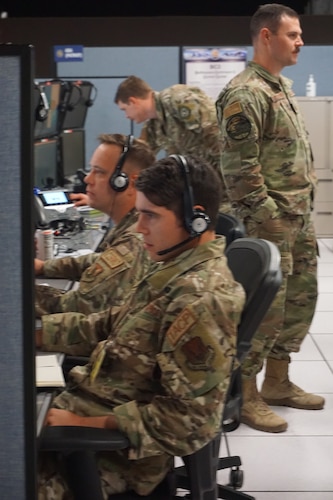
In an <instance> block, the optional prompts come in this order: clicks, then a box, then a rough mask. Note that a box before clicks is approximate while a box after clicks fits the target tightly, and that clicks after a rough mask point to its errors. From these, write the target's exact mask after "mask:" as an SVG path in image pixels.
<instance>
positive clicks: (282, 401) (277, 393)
mask: <svg viewBox="0 0 333 500" xmlns="http://www.w3.org/2000/svg"><path fill="white" fill-rule="evenodd" d="M288 365H289V361H288V360H285V359H274V358H268V359H267V363H266V375H265V380H264V383H263V385H262V389H261V395H262V397H263V399H264V401H266V403H267V404H269V405H275V406H290V407H291V408H299V409H301V410H321V409H322V408H323V406H324V404H325V399H324V398H322V397H321V396H317V395H316V394H311V393H309V392H305V391H303V389H301V388H300V387H298V386H297V385H295V384H293V383H292V382H290V380H289V378H288Z"/></svg>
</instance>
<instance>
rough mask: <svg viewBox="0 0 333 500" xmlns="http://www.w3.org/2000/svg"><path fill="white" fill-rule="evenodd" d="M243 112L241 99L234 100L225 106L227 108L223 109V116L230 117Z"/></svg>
mask: <svg viewBox="0 0 333 500" xmlns="http://www.w3.org/2000/svg"><path fill="white" fill-rule="evenodd" d="M241 112H242V105H241V103H240V102H239V101H237V102H233V103H232V104H230V105H229V106H227V107H226V108H225V110H224V111H223V117H224V118H229V116H232V115H237V114H238V113H241Z"/></svg>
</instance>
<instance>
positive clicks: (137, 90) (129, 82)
mask: <svg viewBox="0 0 333 500" xmlns="http://www.w3.org/2000/svg"><path fill="white" fill-rule="evenodd" d="M152 91H153V89H152V88H151V87H150V85H148V83H147V82H145V81H144V80H142V79H141V78H139V77H138V76H134V75H131V76H129V77H128V78H126V80H124V81H122V82H121V83H120V85H119V86H118V89H117V91H116V94H115V96H114V102H115V103H116V104H118V102H119V101H121V102H124V103H125V104H127V103H128V100H129V98H130V97H138V98H139V99H146V98H147V97H148V95H149V94H150V92H152Z"/></svg>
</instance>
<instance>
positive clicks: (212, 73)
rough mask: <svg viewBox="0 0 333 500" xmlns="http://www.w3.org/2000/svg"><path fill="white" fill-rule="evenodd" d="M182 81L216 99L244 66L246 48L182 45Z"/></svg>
mask: <svg viewBox="0 0 333 500" xmlns="http://www.w3.org/2000/svg"><path fill="white" fill-rule="evenodd" d="M181 50H182V61H183V64H182V70H183V74H182V77H183V78H182V81H183V83H186V84H187V85H193V86H196V87H200V88H201V89H202V90H204V91H205V92H206V94H208V95H209V96H211V97H212V98H213V99H214V100H216V99H217V97H218V95H219V93H220V92H221V90H222V89H223V87H224V86H225V85H226V84H227V83H228V82H229V80H231V78H233V77H234V76H235V75H237V74H238V73H240V72H241V71H242V70H243V69H244V68H245V66H246V61H247V50H246V49H245V48H240V47H239V48H237V47H236V48H232V47H230V48H228V47H213V48H212V47H197V48H196V47H183V48H182V49H181Z"/></svg>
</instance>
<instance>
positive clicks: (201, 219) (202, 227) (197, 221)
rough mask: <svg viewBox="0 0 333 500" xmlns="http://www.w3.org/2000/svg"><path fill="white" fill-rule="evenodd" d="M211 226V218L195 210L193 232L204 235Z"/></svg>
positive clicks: (192, 224)
mask: <svg viewBox="0 0 333 500" xmlns="http://www.w3.org/2000/svg"><path fill="white" fill-rule="evenodd" d="M209 224H210V218H209V217H208V215H206V214H205V213H204V212H199V211H198V210H194V212H193V219H192V221H191V232H192V233H195V234H202V233H204V232H205V231H207V229H208V227H209Z"/></svg>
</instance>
